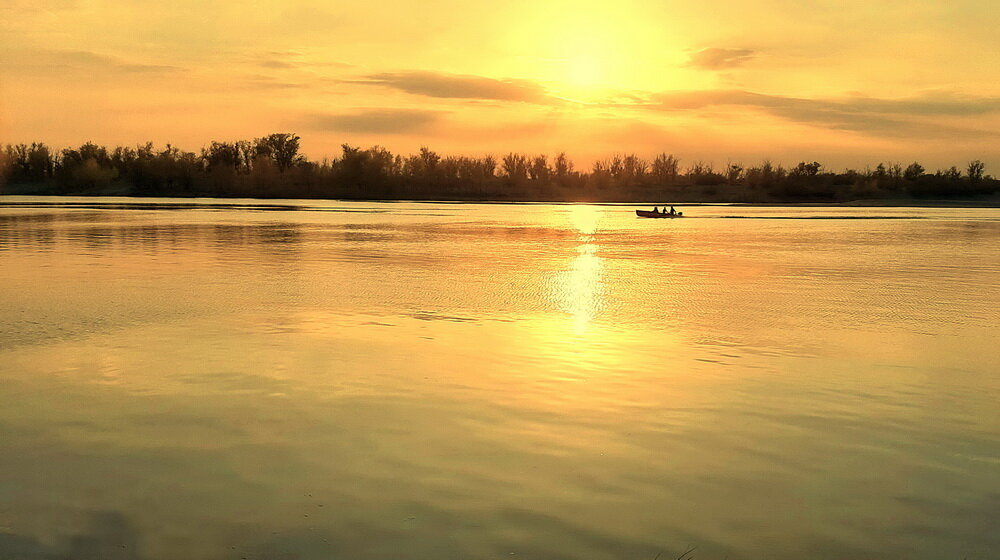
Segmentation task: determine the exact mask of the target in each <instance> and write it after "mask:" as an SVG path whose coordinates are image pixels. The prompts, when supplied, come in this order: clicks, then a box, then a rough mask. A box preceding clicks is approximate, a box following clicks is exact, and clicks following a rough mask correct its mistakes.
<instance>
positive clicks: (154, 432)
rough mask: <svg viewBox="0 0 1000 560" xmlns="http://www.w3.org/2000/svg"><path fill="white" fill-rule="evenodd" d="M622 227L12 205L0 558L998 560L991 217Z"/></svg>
mask: <svg viewBox="0 0 1000 560" xmlns="http://www.w3.org/2000/svg"><path fill="white" fill-rule="evenodd" d="M634 208H635V207H634V206H616V205H582V204H581V205H573V204H555V205H548V204H429V203H365V202H335V201H253V200H206V199H160V200H155V199H129V198H27V197H0V557H3V558H18V559H19V560H34V559H36V558H37V559H41V558H66V557H68V558H73V559H91V558H94V559H96V558H101V559H121V560H140V559H141V560H175V559H177V560H180V559H183V560H217V559H226V560H230V559H231V560H239V559H244V558H245V559H248V560H278V559H299V560H326V559H341V558H342V559H347V560H368V559H384V558H410V559H427V560H431V559H435V560H437V559H447V558H455V559H471V560H479V559H483V560H485V559H494V558H522V559H539V560H551V559H609V560H610V559H619V560H651V559H653V558H654V557H656V556H657V555H658V554H660V555H661V556H660V557H661V559H664V560H665V559H673V558H677V557H678V556H679V555H681V554H682V553H683V552H685V551H687V550H689V549H691V548H695V547H696V548H695V551H694V552H692V553H691V554H693V555H694V556H695V557H696V558H697V559H699V560H716V559H717V560H723V559H724V558H729V559H730V560H738V559H763V558H767V559H769V560H786V559H787V560H792V559H796V560H798V559H806V558H808V559H810V560H817V559H820V560H825V559H829V560H844V559H855V558H857V559H862V558H907V559H941V558H968V559H970V560H971V559H979V558H982V559H985V558H996V557H997V554H1000V522H998V520H1000V405H998V403H1000V344H998V343H1000V338H998V333H1000V209H950V208H844V207H826V208H822V207H760V206H755V207H740V206H720V205H707V206H688V207H684V208H679V209H680V210H683V211H684V213H685V215H686V216H685V217H684V218H682V219H674V220H652V219H640V218H637V217H636V216H635V214H634V212H633V210H634ZM689 556H690V555H689Z"/></svg>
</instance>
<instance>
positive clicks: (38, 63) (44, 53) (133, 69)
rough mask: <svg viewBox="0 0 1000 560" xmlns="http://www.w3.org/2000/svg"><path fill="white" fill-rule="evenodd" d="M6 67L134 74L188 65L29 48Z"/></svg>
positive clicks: (13, 58)
mask: <svg viewBox="0 0 1000 560" xmlns="http://www.w3.org/2000/svg"><path fill="white" fill-rule="evenodd" d="M8 60H9V61H10V62H8V63H6V64H4V65H5V66H8V67H12V68H17V69H18V70H20V71H26V72H35V71H45V70H47V69H52V68H59V69H63V70H87V71H98V72H101V71H103V72H119V73H130V74H162V73H171V72H180V71H183V70H184V68H183V67H180V66H175V65H171V64H151V63H147V62H140V61H135V60H130V59H126V58H122V57H117V56H111V55H105V54H101V53H96V52H93V51H82V50H78V51H60V50H25V51H21V52H20V53H18V56H15V57H11V58H10V59H8Z"/></svg>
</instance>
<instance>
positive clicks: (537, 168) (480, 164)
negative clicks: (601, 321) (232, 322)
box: [0, 133, 1000, 202]
mask: <svg viewBox="0 0 1000 560" xmlns="http://www.w3.org/2000/svg"><path fill="white" fill-rule="evenodd" d="M299 142H300V138H299V136H296V135H295V134H290V133H277V134H270V135H267V136H263V137H260V138H256V139H253V140H239V141H235V142H211V143H210V144H209V145H207V146H205V147H203V148H202V149H201V151H200V152H198V153H195V152H188V151H184V150H181V149H179V148H177V147H175V146H172V145H169V144H168V145H166V147H164V148H162V149H159V148H156V147H155V146H154V145H153V144H152V143H151V142H150V143H146V144H144V145H140V146H136V147H123V146H118V147H115V148H110V149H109V148H107V147H105V146H99V145H97V144H93V143H90V142H88V143H86V144H83V145H82V146H80V147H78V148H67V149H62V150H54V149H52V148H50V147H49V146H47V145H46V144H44V143H32V144H8V145H6V146H4V147H3V149H2V150H0V193H24V194H127V195H133V196H216V197H252V198H340V199H410V200H511V201H514V200H522V201H578V200H590V201H643V202H644V201H664V200H666V201H676V202H693V201H704V202H712V201H718V202H805V201H845V200H856V199H872V198H888V199H899V198H954V199H967V198H976V197H983V196H988V195H991V194H994V193H997V192H1000V181H998V180H997V179H995V178H993V177H992V176H990V175H986V174H985V166H984V164H983V163H982V162H981V161H979V160H976V161H972V162H969V163H968V164H967V165H965V166H963V167H962V168H958V167H955V166H952V167H950V168H948V169H939V170H936V171H934V172H930V171H928V170H927V169H925V168H924V167H923V166H922V165H920V164H919V163H916V162H914V163H911V164H909V165H906V166H903V165H901V164H898V163H879V164H878V165H877V166H875V167H874V168H866V169H864V170H853V169H847V170H843V171H832V170H829V169H826V168H825V167H823V165H821V164H820V163H818V162H801V163H799V164H798V165H796V166H794V167H787V168H786V167H784V166H782V165H779V164H774V163H772V162H770V161H764V162H762V163H759V164H756V165H748V166H744V165H742V164H739V163H729V164H727V165H726V166H724V167H715V166H714V165H713V164H711V163H706V162H693V163H690V164H687V165H682V163H681V161H680V160H679V159H678V158H676V157H675V156H673V155H670V154H666V153H663V154H660V155H657V156H656V157H654V158H651V159H646V158H642V157H639V156H638V155H635V154H617V155H613V156H611V157H609V158H605V159H601V160H599V161H596V162H594V164H593V165H592V166H591V167H590V168H589V169H586V170H580V169H577V168H576V166H575V165H574V164H573V162H572V161H571V160H570V159H569V158H568V157H567V156H566V154H565V153H560V154H558V155H556V156H555V157H547V156H545V155H528V154H522V153H508V154H506V155H502V156H499V157H498V156H492V155H486V156H479V157H470V156H454V155H441V154H438V153H437V152H434V151H432V150H430V149H428V148H421V149H420V151H419V152H418V153H416V154H410V155H406V156H404V155H400V154H393V153H392V152H390V151H389V150H387V149H385V148H382V147H380V146H373V147H370V148H366V149H363V148H360V147H356V146H351V145H348V144H344V145H343V146H342V147H341V153H340V154H338V155H337V156H335V157H333V158H329V159H323V160H321V161H310V160H309V159H308V158H306V157H305V156H304V155H303V154H302V153H301V152H300V146H299Z"/></svg>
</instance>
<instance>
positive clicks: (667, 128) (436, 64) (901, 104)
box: [0, 0, 1000, 174]
mask: <svg viewBox="0 0 1000 560" xmlns="http://www.w3.org/2000/svg"><path fill="white" fill-rule="evenodd" d="M326 4H327V3H323V2H298V3H295V4H294V5H292V4H291V3H283V2H275V1H265V2H260V3H256V4H255V5H252V6H251V5H247V4H245V3H235V2H228V1H220V2H215V3H211V4H210V5H207V4H205V3H202V2H193V1H189V0H182V1H178V2H173V3H170V4H169V5H147V4H142V5H140V4H138V3H136V4H125V5H123V4H121V3H112V2H109V1H104V0H94V1H89V2H84V1H73V0H49V1H43V2H29V1H26V0H7V1H6V2H3V3H0V43H2V44H3V45H4V49H3V53H2V54H0V68H2V74H0V75H2V78H0V142H30V141H44V142H47V143H49V144H51V145H53V146H56V147H64V146H69V145H79V144H80V143H82V142H84V141H87V140H92V141H95V142H98V143H105V144H135V143H139V142H145V141H147V140H152V141H154V142H156V143H158V144H163V143H167V142H171V143H174V144H176V145H179V146H181V147H183V148H185V149H192V150H196V149H197V148H199V147H200V146H203V145H205V144H206V143H208V142H209V141H210V140H230V139H236V138H246V137H254V136H260V135H263V134H266V133H269V132H275V131H295V132H297V133H298V134H300V135H301V136H302V138H303V148H304V150H305V152H306V153H307V154H308V155H309V156H310V157H311V158H314V159H322V158H323V157H330V156H334V155H336V154H337V153H338V152H339V145H340V144H341V143H344V142H349V143H352V144H359V145H362V146H368V145H372V144H380V145H383V146H386V147H387V148H389V149H391V150H394V151H399V152H413V151H416V150H417V149H418V148H419V147H420V146H421V145H428V146H430V147H432V148H434V149H435V150H438V151H441V152H444V153H470V154H475V153H487V152H492V153H499V152H506V151H511V150H515V151H523V152H529V153H546V154H549V155H554V154H555V153H556V152H559V151H566V152H567V153H569V154H570V155H571V156H572V157H573V158H574V159H576V160H577V161H578V162H580V163H586V162H587V161H589V160H591V159H593V158H596V157H601V156H605V155H608V154H610V153H613V152H636V153H639V154H641V155H651V154H653V153H657V152H663V151H665V152H670V153H674V154H677V155H678V156H679V157H681V158H682V159H684V160H687V161H691V160H708V161H715V162H716V163H724V162H725V161H727V160H743V161H755V160H759V159H764V158H770V159H773V160H776V161H781V162H793V161H799V160H817V161H820V162H822V163H824V164H826V165H827V166H829V167H839V166H847V165H862V166H863V165H866V164H872V163H877V162H879V161H903V162H906V161H911V160H914V159H916V160H919V161H921V162H923V163H924V164H925V165H927V166H928V167H935V166H944V165H951V164H959V163H961V162H963V161H968V160H970V159H976V158H978V159H982V160H983V161H985V162H986V163H987V165H988V171H990V172H993V173H994V174H996V173H997V167H1000V142H998V141H997V140H998V139H1000V86H998V84H1000V70H998V68H1000V47H998V46H997V41H996V39H995V35H994V34H995V29H996V28H997V27H998V26H1000V12H997V11H996V10H985V9H983V5H982V3H981V2H976V1H973V0H957V1H954V2H949V3H943V2H929V1H918V2H910V1H908V2H902V1H889V2H881V3H876V4H872V3H870V2H860V1H847V2H844V1H838V2H834V1H821V2H812V3H809V5H808V6H806V5H797V4H789V3H785V2H777V1H773V0H744V1H736V0H723V1H718V2H711V3H700V4H692V3H678V2H640V1H625V2H618V3H614V4H608V3H603V2H572V3H571V2H562V1H535V2H523V1H513V2H507V3H504V5H503V6H502V7H487V6H482V5H478V4H468V3H464V2H457V1H450V0H449V1H434V2H427V3H422V4H419V5H415V4H413V3H408V2H400V1H384V2H379V3H376V4H368V5H366V6H362V5H360V4H341V5H334V6H330V5H326Z"/></svg>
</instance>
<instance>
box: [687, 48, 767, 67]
mask: <svg viewBox="0 0 1000 560" xmlns="http://www.w3.org/2000/svg"><path fill="white" fill-rule="evenodd" d="M756 56H757V51H754V50H751V49H723V48H718V47H710V48H707V49H702V50H700V51H698V52H696V53H693V54H692V55H691V57H690V59H688V63H687V65H688V66H690V67H693V68H701V69H704V70H723V69H726V68H735V67H737V66H742V65H743V64H745V63H747V62H748V61H750V60H751V59H753V58H754V57H756Z"/></svg>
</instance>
